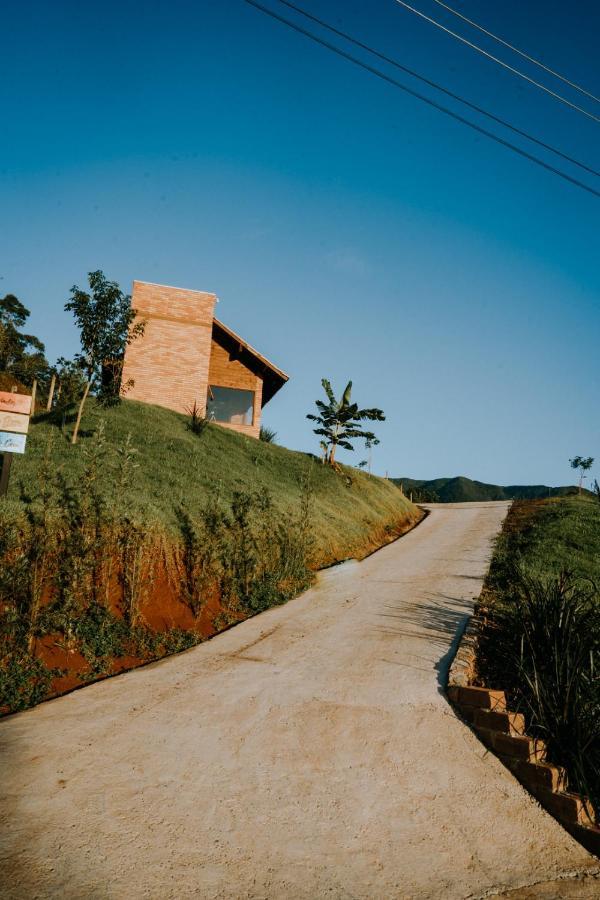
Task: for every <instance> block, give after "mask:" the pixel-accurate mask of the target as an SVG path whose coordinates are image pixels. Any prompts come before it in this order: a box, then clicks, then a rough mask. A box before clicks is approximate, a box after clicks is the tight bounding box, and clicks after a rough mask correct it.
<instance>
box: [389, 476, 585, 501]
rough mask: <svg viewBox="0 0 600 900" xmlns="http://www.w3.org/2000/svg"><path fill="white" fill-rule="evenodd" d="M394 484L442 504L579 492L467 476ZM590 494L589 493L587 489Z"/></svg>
mask: <svg viewBox="0 0 600 900" xmlns="http://www.w3.org/2000/svg"><path fill="white" fill-rule="evenodd" d="M391 481H393V482H394V484H396V485H398V486H400V485H402V487H403V489H404V492H405V493H406V494H409V495H410V492H411V491H413V493H414V495H415V499H419V498H422V499H423V500H424V501H427V500H431V501H435V502H439V503H467V502H469V501H479V500H539V499H542V498H547V497H565V496H568V495H569V494H575V493H577V490H578V489H577V487H576V486H573V485H566V486H564V487H549V486H548V485H545V484H529V485H524V484H511V485H499V484H486V483H485V482H483V481H474V480H473V479H471V478H466V477H465V476H464V475H457V476H455V477H454V478H432V479H430V480H427V479H422V478H421V479H420V478H392V479H391ZM586 493H587V492H586Z"/></svg>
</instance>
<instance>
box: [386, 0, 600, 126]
mask: <svg viewBox="0 0 600 900" xmlns="http://www.w3.org/2000/svg"><path fill="white" fill-rule="evenodd" d="M394 2H395V3H397V4H398V5H399V6H403V7H404V8H405V9H408V10H409V11H410V12H412V13H414V14H415V15H416V16H420V18H421V19H425V21H426V22H430V23H431V24H432V25H435V27H436V28H440V29H441V30H442V31H445V32H446V34H449V35H450V36H451V37H453V38H456V40H457V41H460V42H461V43H463V44H466V45H467V47H471V48H472V49H473V50H475V51H476V52H477V53H481V54H482V56H486V57H487V58H488V59H491V60H492V61H493V62H495V63H498V65H499V66H502V68H504V69H508V71H509V72H512V73H513V75H517V76H518V77H519V78H523V79H524V80H525V81H528V82H529V84H533V85H535V87H537V88H539V89H540V90H541V91H544V92H545V93H546V94H549V95H550V96H551V97H554V99H555V100H559V101H560V102H561V103H564V104H565V106H569V107H570V108H571V109H574V110H576V111H577V112H580V113H581V114H582V115H584V116H587V117H588V119H593V121H594V122H600V117H599V116H595V115H594V113H591V112H588V111H587V109H583V107H582V106H577V104H576V103H571V101H570V100H567V98H566V97H563V96H562V95H561V94H557V93H556V91H552V90H550V88H548V87H546V86H545V85H544V84H541V82H539V81H536V80H535V79H534V78H530V77H529V75H525V73H524V72H520V71H519V69H515V68H514V66H510V65H509V64H508V63H505V62H504V61H503V60H501V59H498V57H497V56H494V55H493V54H492V53H488V51H487V50H484V49H483V47H480V46H479V45H478V44H474V43H473V42H472V41H469V40H467V38H465V37H463V36H462V35H460V34H457V33H456V31H452V30H451V29H450V28H446V26H445V25H442V23H441V22H438V21H437V20H436V19H432V18H431V16H426V15H425V13H424V12H421V10H419V9H415V7H414V6H411V5H410V4H409V3H406V2H405V0H394Z"/></svg>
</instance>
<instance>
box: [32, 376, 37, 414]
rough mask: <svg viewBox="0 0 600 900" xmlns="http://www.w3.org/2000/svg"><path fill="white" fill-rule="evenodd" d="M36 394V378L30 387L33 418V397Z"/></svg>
mask: <svg viewBox="0 0 600 900" xmlns="http://www.w3.org/2000/svg"><path fill="white" fill-rule="evenodd" d="M36 393H37V378H34V379H33V384H32V385H31V415H32V416H35V395H36Z"/></svg>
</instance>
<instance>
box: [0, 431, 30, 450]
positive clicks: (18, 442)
mask: <svg viewBox="0 0 600 900" xmlns="http://www.w3.org/2000/svg"><path fill="white" fill-rule="evenodd" d="M26 440H27V438H26V436H25V435H24V434H10V432H8V431H0V453H25V441H26Z"/></svg>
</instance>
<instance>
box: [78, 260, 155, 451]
mask: <svg viewBox="0 0 600 900" xmlns="http://www.w3.org/2000/svg"><path fill="white" fill-rule="evenodd" d="M88 282H89V286H90V289H91V293H87V292H86V291H82V290H80V289H79V288H78V287H77V285H74V286H73V287H72V288H71V299H70V300H69V301H68V302H67V303H65V309H66V310H69V311H70V312H72V313H73V315H74V316H75V321H76V323H77V327H78V328H79V332H80V341H81V353H78V354H77V355H76V357H75V361H76V363H77V364H78V365H79V366H80V368H81V371H82V372H83V375H84V378H85V386H84V389H83V394H82V396H81V400H80V402H79V408H78V410H77V418H76V420H75V428H74V429H73V435H72V437H71V443H73V444H76V443H77V435H78V433H79V426H80V424H81V416H82V415H83V408H84V406H85V401H86V400H87V398H88V396H89V394H90V391H93V390H94V389H97V390H98V396H99V398H100V400H101V401H103V402H112V403H114V402H118V401H119V383H118V380H117V383H116V385H115V384H111V385H110V386H108V385H106V383H104V384H103V382H102V369H103V366H105V365H106V364H108V365H110V366H112V367H114V366H115V364H118V363H119V362H121V363H122V360H123V358H124V355H125V348H126V346H127V345H128V344H130V343H131V342H132V341H134V340H135V339H136V338H137V337H140V335H142V334H143V333H144V326H145V323H144V322H136V323H135V324H134V320H135V315H136V311H135V310H134V309H132V308H131V297H130V295H129V294H124V293H123V291H122V290H121V288H120V287H119V285H118V284H117V283H116V282H115V281H108V280H107V278H106V277H105V276H104V274H103V273H102V272H101V271H100V270H98V271H97V272H90V273H89V274H88Z"/></svg>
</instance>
